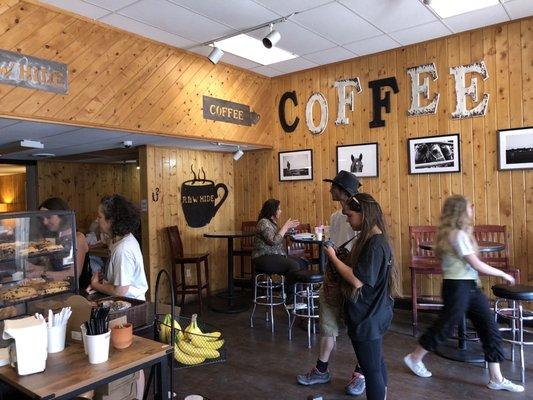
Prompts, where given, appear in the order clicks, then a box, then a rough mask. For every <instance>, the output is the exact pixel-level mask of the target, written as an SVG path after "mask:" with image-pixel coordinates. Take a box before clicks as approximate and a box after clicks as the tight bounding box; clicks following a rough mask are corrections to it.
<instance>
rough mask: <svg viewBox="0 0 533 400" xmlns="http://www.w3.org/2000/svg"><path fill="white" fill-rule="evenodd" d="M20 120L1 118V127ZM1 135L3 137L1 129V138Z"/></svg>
mask: <svg viewBox="0 0 533 400" xmlns="http://www.w3.org/2000/svg"><path fill="white" fill-rule="evenodd" d="M19 122H20V121H19V120H17V119H9V118H0V129H1V128H3V127H5V126H9V125H14V124H17V123H19ZM1 137H2V131H0V138H1Z"/></svg>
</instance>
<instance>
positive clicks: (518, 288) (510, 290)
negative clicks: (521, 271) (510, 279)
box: [492, 285, 533, 383]
mask: <svg viewBox="0 0 533 400" xmlns="http://www.w3.org/2000/svg"><path fill="white" fill-rule="evenodd" d="M492 293H494V295H495V296H496V297H497V299H496V302H495V303H494V312H495V318H498V316H500V317H502V318H505V319H508V320H510V321H511V327H510V328H500V331H510V332H511V334H512V339H503V340H504V341H506V342H508V343H511V360H512V361H513V362H514V346H515V344H517V345H518V346H520V364H521V368H522V383H525V380H526V369H525V362H524V346H529V345H533V342H526V341H524V333H527V334H533V331H532V330H528V329H524V321H531V320H533V312H531V311H527V310H525V311H524V309H523V306H522V302H524V301H533V286H527V285H513V286H509V285H494V286H493V287H492ZM504 301H506V302H507V307H501V306H500V303H501V302H504ZM517 322H518V328H517V327H516V323H517ZM517 335H518V338H517Z"/></svg>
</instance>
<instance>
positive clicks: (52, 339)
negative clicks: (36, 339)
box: [46, 324, 67, 353]
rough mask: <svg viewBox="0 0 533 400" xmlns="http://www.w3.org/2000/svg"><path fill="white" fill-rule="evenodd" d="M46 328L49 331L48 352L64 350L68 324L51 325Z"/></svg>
mask: <svg viewBox="0 0 533 400" xmlns="http://www.w3.org/2000/svg"><path fill="white" fill-rule="evenodd" d="M46 330H47V331H48V353H59V352H60V351H63V350H64V349H65V338H66V336H67V325H66V324H65V325H57V326H50V327H47V328H46Z"/></svg>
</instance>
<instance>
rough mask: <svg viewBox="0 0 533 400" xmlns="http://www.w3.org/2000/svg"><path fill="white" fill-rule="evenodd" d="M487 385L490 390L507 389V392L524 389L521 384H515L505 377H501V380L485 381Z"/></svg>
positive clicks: (519, 391)
mask: <svg viewBox="0 0 533 400" xmlns="http://www.w3.org/2000/svg"><path fill="white" fill-rule="evenodd" d="M487 387H488V388H489V389H492V390H508V391H509V392H515V393H521V392H523V391H524V387H523V386H522V385H517V384H515V383H513V382H511V381H510V380H509V379H505V378H503V380H502V381H501V382H495V381H492V380H490V381H489V383H487Z"/></svg>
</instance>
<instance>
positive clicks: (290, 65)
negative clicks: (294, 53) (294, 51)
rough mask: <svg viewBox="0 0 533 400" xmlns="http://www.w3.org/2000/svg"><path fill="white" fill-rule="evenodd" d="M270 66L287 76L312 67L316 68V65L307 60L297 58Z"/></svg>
mask: <svg viewBox="0 0 533 400" xmlns="http://www.w3.org/2000/svg"><path fill="white" fill-rule="evenodd" d="M270 66H271V67H272V68H274V69H277V70H279V71H282V72H284V73H286V74H287V73H289V72H294V71H300V70H302V69H307V68H313V67H316V66H317V64H315V63H314V62H311V61H309V60H306V59H304V58H301V57H298V58H293V59H292V60H287V61H282V62H279V63H275V64H271V65H270Z"/></svg>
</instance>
